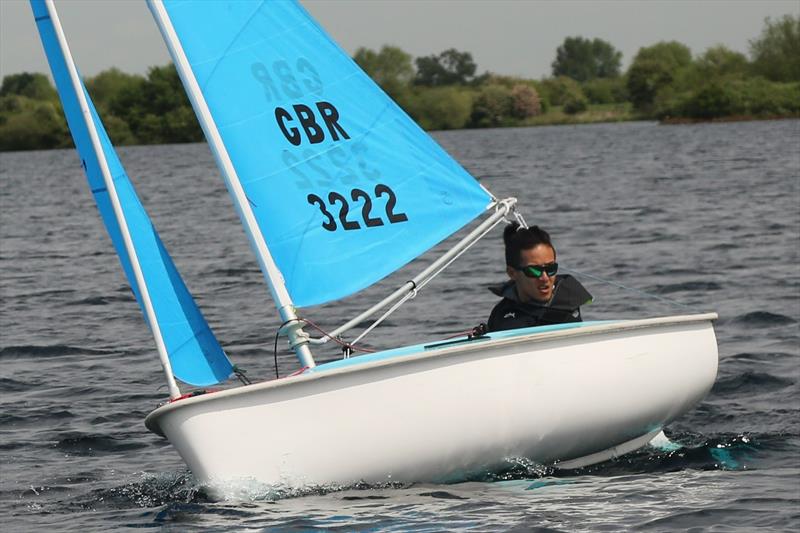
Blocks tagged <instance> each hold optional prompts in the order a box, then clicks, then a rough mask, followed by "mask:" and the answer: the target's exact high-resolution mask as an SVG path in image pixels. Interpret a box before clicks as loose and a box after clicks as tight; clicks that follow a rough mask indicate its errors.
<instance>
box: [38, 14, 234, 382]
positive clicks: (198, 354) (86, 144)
mask: <svg viewBox="0 0 800 533" xmlns="http://www.w3.org/2000/svg"><path fill="white" fill-rule="evenodd" d="M31 6H32V8H33V14H34V17H35V19H36V25H37V27H38V29H39V35H40V37H41V41H42V45H43V46H44V50H45V53H46V55H47V60H48V62H49V63H50V69H51V71H52V73H53V78H54V79H55V82H56V87H57V88H58V93H59V95H60V97H61V103H62V105H63V107H64V114H65V115H66V117H67V123H68V124H69V129H70V131H71V133H72V138H73V140H74V142H75V147H76V148H77V150H78V154H79V156H80V158H81V165H82V166H83V168H84V170H85V172H86V177H87V178H88V180H89V186H90V188H91V190H92V194H93V195H94V199H95V201H96V202H97V207H98V209H99V211H100V214H101V216H102V219H103V222H104V223H105V226H106V229H107V230H108V233H109V235H110V236H111V240H112V242H113V244H114V248H115V249H116V251H117V255H118V256H119V258H120V261H121V263H122V267H123V269H124V271H125V275H126V276H127V277H128V281H129V283H130V285H131V287H132V288H133V292H134V294H135V295H136V300H137V301H138V302H139V305H140V307H142V311H143V313H145V320H147V313H146V312H145V309H144V303H143V300H142V293H141V292H142V291H141V290H140V288H139V287H138V284H137V282H136V277H135V275H134V272H133V266H132V264H131V258H130V256H129V254H128V251H127V249H126V247H125V243H124V240H123V236H122V233H121V229H120V223H119V221H118V220H117V218H116V215H115V213H114V208H113V205H112V200H111V197H110V195H109V191H108V190H107V189H106V184H105V181H104V179H103V171H102V167H101V164H102V163H101V160H100V158H99V157H98V154H97V153H96V152H95V149H94V146H93V143H92V141H91V136H90V130H89V128H90V126H89V124H88V122H87V120H88V117H85V116H84V115H83V113H82V112H81V106H80V103H79V99H78V94H77V93H76V90H75V87H74V85H73V84H72V82H71V79H70V71H69V65H68V62H67V60H66V57H65V51H64V50H62V48H61V46H60V44H59V39H58V37H57V35H56V30H55V27H54V24H53V21H52V19H51V17H50V15H49V12H48V9H47V6H46V4H45V2H44V0H31ZM81 90H82V91H83V93H84V94H85V95H86V100H87V102H88V104H89V110H90V113H91V120H92V123H93V125H94V128H95V130H96V131H97V133H98V135H99V137H100V144H101V146H102V152H103V154H104V156H105V160H106V162H107V164H108V168H109V171H110V174H111V176H112V179H113V183H114V186H115V187H114V188H115V189H116V192H117V196H118V198H119V202H120V204H121V206H122V210H123V213H124V218H125V222H126V223H127V226H128V230H129V232H130V235H131V240H132V242H133V246H134V249H135V250H136V256H137V257H138V260H139V265H140V267H141V271H142V274H143V277H144V280H145V283H146V285H147V287H148V293H149V295H150V300H151V302H152V306H153V309H154V311H155V316H156V320H157V321H158V326H159V327H158V329H159V330H160V333H161V337H162V340H163V343H164V345H165V347H166V350H167V353H168V356H169V360H170V364H171V366H172V371H173V374H174V375H175V376H176V377H177V378H178V379H180V380H182V381H184V382H186V383H188V384H190V385H196V386H206V385H212V384H215V383H219V382H220V381H223V380H225V379H227V378H228V377H229V376H230V375H231V372H232V370H233V368H232V365H231V363H230V361H229V360H228V358H227V356H226V355H225V353H224V352H223V350H222V348H221V347H220V345H219V342H218V341H217V339H216V338H215V337H214V334H213V333H212V331H211V329H210V328H209V326H208V324H207V323H206V320H205V318H204V317H203V315H202V314H201V313H200V310H199V309H198V307H197V305H196V304H195V302H194V299H193V298H192V296H191V294H190V293H189V290H188V289H187V288H186V285H185V284H184V282H183V280H182V279H181V276H180V274H179V273H178V271H177V269H176V268H175V265H174V263H173V262H172V259H171V258H170V256H169V254H168V253H167V250H166V249H165V248H164V245H163V243H162V242H161V239H160V238H159V236H158V233H157V232H156V230H155V228H154V227H153V225H152V223H151V221H150V219H149V217H148V216H147V213H146V212H145V210H144V208H143V207H142V204H141V202H140V201H139V198H138V197H137V196H136V192H135V191H134V188H133V184H132V183H131V182H130V180H129V179H128V176H127V175H126V173H125V170H124V168H123V167H122V163H121V162H120V160H119V158H118V157H117V154H116V152H115V151H114V147H113V146H112V144H111V141H110V140H109V138H108V135H107V134H106V131H105V128H103V124H102V122H101V121H100V118H99V117H98V115H97V111H96V110H95V108H94V105H93V104H92V101H91V99H90V98H89V95H88V93H87V92H86V89H85V87H84V86H83V84H82V83H81ZM151 327H152V326H151Z"/></svg>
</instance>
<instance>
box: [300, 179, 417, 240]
mask: <svg viewBox="0 0 800 533" xmlns="http://www.w3.org/2000/svg"><path fill="white" fill-rule="evenodd" d="M382 196H387V197H388V199H387V201H386V206H385V211H386V221H387V222H388V223H389V224H397V223H399V222H405V221H407V220H408V216H407V215H406V214H405V213H398V212H396V211H395V206H396V205H397V196H396V195H395V193H394V191H393V190H392V189H391V188H389V187H387V186H386V185H384V184H382V183H379V184H378V185H376V186H375V198H380V197H382ZM307 199H308V203H309V204H311V205H316V206H317V207H319V210H320V212H321V213H322V216H323V217H325V221H324V222H323V223H322V228H323V229H326V230H328V231H336V230H337V229H339V228H340V227H341V228H342V229H344V230H354V229H361V227H362V226H361V222H359V220H354V219H353V218H350V219H348V216H349V215H350V207H351V206H350V203H349V202H348V200H347V198H345V197H344V196H343V195H341V194H339V193H338V192H331V193H329V194H328V202H327V203H326V202H325V201H324V200H323V199H322V198H320V197H319V196H317V195H316V194H309V195H308V197H307ZM350 199H351V200H352V201H353V202H358V201H359V200H363V201H364V204H363V205H362V206H361V221H363V223H364V225H365V226H366V227H368V228H374V227H377V226H383V225H384V219H383V218H381V216H379V215H375V214H373V213H372V207H373V205H372V197H371V196H370V195H369V193H367V192H366V191H364V190H362V189H353V190H352V191H350ZM337 208H338V216H336V217H334V215H333V213H331V211H330V210H334V211H335V210H336V209H337ZM337 218H338V221H339V224H337V223H336V221H337Z"/></svg>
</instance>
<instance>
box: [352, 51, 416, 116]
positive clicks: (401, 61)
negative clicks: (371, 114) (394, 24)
mask: <svg viewBox="0 0 800 533" xmlns="http://www.w3.org/2000/svg"><path fill="white" fill-rule="evenodd" d="M353 59H354V60H355V62H356V63H358V66H360V67H361V68H362V69H363V70H364V71H365V72H366V73H367V74H368V75H369V77H370V78H372V79H373V81H374V82H375V83H377V84H378V85H380V86H381V88H382V89H383V90H384V91H386V94H388V95H389V96H391V97H392V98H393V99H394V100H396V101H398V102H400V101H403V100H405V99H406V98H407V95H408V89H409V86H410V85H411V81H412V80H413V79H414V65H413V63H412V61H411V55H410V54H407V53H405V52H404V51H403V50H401V49H400V48H398V47H396V46H383V47H382V48H381V49H380V51H379V52H375V51H374V50H370V49H368V48H364V47H361V48H359V49H358V50H356V53H355V55H354V56H353Z"/></svg>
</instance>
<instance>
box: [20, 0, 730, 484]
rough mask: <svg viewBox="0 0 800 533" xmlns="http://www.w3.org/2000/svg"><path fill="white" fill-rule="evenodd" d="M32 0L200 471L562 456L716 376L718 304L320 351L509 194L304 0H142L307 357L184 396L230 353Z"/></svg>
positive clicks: (638, 425)
mask: <svg viewBox="0 0 800 533" xmlns="http://www.w3.org/2000/svg"><path fill="white" fill-rule="evenodd" d="M31 4H32V7H33V12H34V16H35V18H36V22H37V26H38V29H39V32H40V36H41V40H42V43H43V46H44V49H45V52H46V55H47V57H48V61H49V63H50V66H51V70H52V72H53V77H54V79H55V82H56V85H57V88H58V91H59V94H60V96H61V100H62V103H63V107H64V111H65V114H66V116H67V120H68V123H69V127H70V130H71V132H72V135H73V138H74V140H75V145H76V148H77V151H78V154H79V156H80V160H81V164H82V166H83V167H84V169H85V171H86V174H87V177H88V180H89V184H90V187H91V190H92V192H93V194H94V196H95V199H96V201H97V205H98V208H99V211H100V214H101V217H102V219H103V221H104V223H105V224H106V227H107V229H108V232H109V234H110V236H111V239H112V242H113V244H114V246H115V248H116V250H117V253H118V255H119V258H120V261H121V263H122V266H123V269H124V271H125V273H126V275H127V278H128V280H129V282H130V284H131V286H132V288H133V290H134V293H135V295H136V299H137V301H138V302H139V304H140V306H141V307H142V311H143V314H144V316H145V320H146V322H147V324H148V326H149V327H150V329H151V331H152V333H153V336H154V339H155V342H156V347H157V350H158V353H159V357H160V361H161V364H162V367H163V370H164V372H165V376H166V380H167V384H168V386H169V396H170V398H169V401H168V402H166V403H165V404H164V405H162V406H160V407H158V408H156V409H155V410H154V411H153V412H151V413H150V414H149V415H148V416H147V418H146V420H145V424H146V426H147V428H149V429H150V430H151V431H153V432H155V433H157V434H158V435H162V436H165V437H166V438H167V439H169V441H170V442H171V443H172V445H173V446H174V447H175V449H176V450H177V451H178V453H179V454H180V456H181V457H182V458H183V459H184V461H185V462H186V463H187V465H188V466H189V468H190V469H191V471H192V472H193V474H194V475H195V476H196V478H197V479H198V480H199V481H201V482H203V483H206V484H208V485H209V486H210V487H212V488H213V487H220V486H222V485H224V484H228V483H232V482H237V481H239V480H244V481H256V482H259V483H264V484H269V485H281V486H297V485H307V484H340V485H341V484H344V485H346V484H350V483H353V482H361V481H364V482H369V483H381V482H386V481H400V482H415V481H443V480H457V479H463V477H464V476H465V475H468V474H469V473H470V472H475V471H486V470H492V469H494V468H498V467H499V466H500V465H502V464H505V461H507V460H508V459H510V458H527V459H528V460H531V461H535V462H538V463H541V464H546V465H550V464H552V465H556V466H557V467H561V468H577V467H582V466H586V465H591V464H594V463H598V462H601V461H605V460H608V459H610V458H613V457H617V456H619V455H621V454H624V453H627V452H630V451H632V450H635V449H637V448H639V447H641V446H644V445H646V444H647V443H648V442H649V441H650V440H651V439H653V438H654V437H655V436H657V435H658V434H659V433H660V432H661V431H662V429H663V428H664V427H665V426H666V425H667V424H669V423H670V422H671V421H673V420H674V419H676V418H677V417H679V416H681V415H682V414H684V413H686V412H687V411H689V410H690V409H692V408H693V406H694V405H696V404H697V403H698V402H699V401H700V400H701V399H702V398H703V397H704V396H705V395H706V394H707V392H708V391H709V389H710V388H711V386H712V384H713V383H714V380H715V378H716V372H717V364H718V351H717V343H716V339H715V335H714V328H713V322H714V320H715V319H716V318H717V316H716V314H714V313H706V314H696V315H683V316H669V317H659V318H644V319H636V320H618V321H602V322H580V323H569V324H559V325H551V326H542V327H534V328H526V329H518V330H511V331H503V332H495V333H488V334H479V335H465V336H463V337H459V338H455V339H448V340H438V341H437V340H433V341H430V340H427V341H426V340H424V339H420V342H419V343H417V344H414V345H411V346H403V347H397V348H393V349H389V350H383V351H379V352H376V353H371V354H368V355H360V356H357V357H344V358H342V359H341V360H336V361H333V362H328V363H324V364H319V365H317V364H316V362H315V358H314V353H313V351H314V349H315V348H316V347H317V346H319V345H322V344H324V343H326V342H328V341H330V340H332V339H340V338H343V337H342V336H343V335H345V334H346V333H347V332H349V331H351V330H352V329H353V328H354V327H356V326H358V325H360V324H362V323H363V322H364V321H365V320H367V319H370V318H374V320H375V321H374V322H373V325H375V324H377V323H379V322H380V320H382V319H383V318H384V317H385V316H387V315H388V314H389V313H390V312H391V311H393V310H394V309H395V308H396V307H398V306H399V305H400V304H402V303H403V302H405V301H406V300H408V299H410V298H411V297H412V296H413V295H414V294H416V291H418V290H420V289H421V288H422V287H424V286H425V284H426V283H428V281H430V279H432V278H433V277H434V276H435V275H436V274H438V272H440V271H441V270H442V269H443V268H444V267H446V266H447V265H449V264H450V263H451V262H453V261H454V260H456V259H457V257H458V256H459V255H461V254H462V253H463V252H464V251H465V250H466V249H468V248H469V247H470V246H472V245H473V244H474V243H475V242H476V241H477V240H478V239H479V238H480V237H482V236H483V235H485V234H486V233H488V232H489V231H491V229H492V228H494V227H495V226H496V225H498V224H500V223H502V222H504V221H508V220H514V219H520V220H521V217H520V215H519V213H518V211H517V209H516V200H515V199H513V198H508V199H498V198H496V197H495V196H493V195H492V194H491V193H490V192H489V191H488V190H487V189H486V188H485V187H483V186H482V185H481V184H480V183H478V182H477V180H475V179H474V178H473V177H472V176H470V175H469V174H468V173H467V172H466V171H465V170H464V169H463V168H462V167H461V166H460V165H459V164H458V163H456V162H455V160H453V159H452V158H451V157H450V156H449V155H448V154H447V153H446V152H445V151H444V150H443V149H442V148H441V147H440V146H439V145H438V144H436V143H435V142H434V141H433V140H432V139H431V138H430V137H429V136H428V135H427V134H426V133H425V132H424V131H422V130H421V129H420V128H419V127H418V126H417V125H416V124H415V123H414V122H413V120H411V119H410V118H409V117H408V116H407V115H406V114H405V113H404V112H403V111H402V109H400V108H399V107H398V106H397V105H396V104H395V103H394V102H393V101H392V100H391V99H390V98H389V97H388V96H387V95H385V94H384V93H383V92H382V91H381V90H380V88H378V87H377V86H376V85H375V84H374V83H373V82H372V81H371V80H370V78H369V77H368V76H367V75H366V74H365V73H364V72H363V71H361V70H360V69H359V67H358V66H357V65H356V64H355V63H354V62H353V61H352V60H351V59H350V58H349V57H348V55H347V54H346V53H345V52H343V51H342V50H341V49H340V48H339V47H338V46H337V45H336V43H335V42H334V41H333V40H332V39H331V38H330V37H329V36H328V35H327V34H326V33H325V31H324V30H323V29H322V28H321V27H320V26H319V25H318V24H317V23H316V21H314V20H313V19H312V18H311V16H310V15H309V14H308V13H307V12H306V11H305V10H304V9H303V7H302V6H301V5H300V4H299V3H297V2H295V1H289V0H276V1H266V2H255V1H254V2H238V1H206V0H202V1H193V0H185V1H180V0H148V5H149V7H150V10H151V11H152V13H153V16H154V18H155V20H156V23H157V24H158V27H159V29H160V31H161V33H162V35H163V37H164V40H165V42H166V44H167V46H168V48H169V51H170V54H171V55H172V58H173V61H174V63H175V65H176V67H177V69H178V72H179V74H180V76H181V80H182V82H183V84H184V87H185V89H186V91H187V94H188V95H189V97H190V100H191V102H192V105H193V107H194V110H195V113H196V114H197V116H198V118H199V120H200V123H201V125H202V127H203V130H204V133H205V136H206V139H207V140H208V143H209V145H210V146H211V149H212V152H213V154H214V157H215V158H216V162H217V164H218V166H219V168H220V170H221V174H222V177H223V179H224V180H225V183H226V185H227V187H228V190H229V192H230V194H231V197H232V199H233V203H234V206H235V208H236V210H237V212H238V214H239V217H240V219H241V221H242V225H243V227H244V229H245V232H246V234H247V237H248V239H249V241H250V244H251V246H252V249H253V251H254V254H255V257H256V259H257V261H258V263H259V265H260V267H261V270H262V272H263V274H264V279H265V281H266V285H267V287H268V289H269V292H270V294H271V296H272V299H273V300H274V302H275V305H276V308H277V311H278V315H279V317H280V318H279V322H278V323H276V326H277V325H279V328H280V333H281V334H282V335H283V336H284V337H285V338H286V340H287V341H288V345H289V346H290V347H291V349H292V350H293V351H294V353H295V354H296V355H297V358H298V361H299V367H300V369H299V370H298V372H296V373H295V374H293V375H291V376H289V377H284V378H281V379H275V380H271V381H264V382H258V383H248V384H244V385H241V386H236V387H230V388H226V389H225V390H221V391H217V392H213V393H211V392H205V391H203V390H199V391H198V390H195V391H194V392H193V393H189V394H184V392H183V391H182V390H181V389H180V387H179V385H178V381H181V382H183V383H185V384H188V385H191V386H196V387H207V386H210V385H214V384H216V383H220V382H224V381H226V380H229V379H230V378H231V376H232V375H233V374H234V365H233V364H232V363H231V362H230V360H229V359H228V357H227V355H226V354H225V351H224V349H223V348H222V347H221V346H220V344H219V342H218V341H217V339H216V337H215V336H214V334H213V332H212V331H211V329H210V327H209V325H208V323H207V322H206V320H205V318H204V317H203V316H202V314H201V312H200V310H199V308H198V306H197V305H196V304H195V302H194V300H193V299H192V297H191V295H190V294H189V291H188V290H187V288H186V285H185V284H184V282H183V281H182V279H181V277H180V275H179V273H178V271H177V269H176V268H175V265H174V264H173V262H172V260H171V259H170V257H169V254H168V253H167V251H166V249H165V247H164V245H163V243H162V241H161V239H160V238H159V236H158V234H157V232H156V230H155V228H154V227H153V225H152V223H151V222H150V220H149V218H148V216H147V214H146V212H145V211H144V208H143V207H142V205H141V203H140V202H139V200H138V198H137V196H136V193H135V191H134V189H133V186H132V184H131V182H130V180H129V179H128V177H127V175H126V174H125V171H124V169H123V168H122V165H121V163H120V161H119V159H118V158H117V155H116V153H115V152H114V148H113V146H112V144H111V142H110V140H109V138H108V135H107V134H106V132H105V130H104V128H103V125H102V122H101V121H100V118H99V116H98V114H97V112H96V110H95V108H94V106H93V104H92V102H91V99H90V97H89V94H88V93H87V91H86V90H85V88H84V86H83V83H82V81H81V78H80V76H79V74H78V71H77V68H76V67H75V64H74V61H73V59H72V56H71V54H70V52H69V48H68V45H67V41H66V39H65V36H64V32H63V30H62V28H61V25H60V22H59V20H58V15H57V13H56V10H55V7H54V5H53V2H52V0H31ZM481 217H483V219H482V220H481ZM479 220H480V221H479ZM523 222H524V221H523ZM465 228H466V229H465ZM469 228H471V229H469ZM462 230H464V231H462ZM460 231H461V232H462V233H463V232H467V234H466V235H465V236H464V237H463V238H462V239H461V240H460V241H459V242H458V243H457V244H455V245H452V246H450V247H449V248H448V249H447V250H446V251H445V252H443V253H441V255H440V256H439V257H438V258H437V259H436V260H435V261H433V262H432V263H431V264H430V265H429V266H427V267H426V268H424V269H422V270H421V271H420V272H419V274H417V275H416V276H414V277H413V278H412V279H411V280H409V281H408V282H406V283H404V284H402V285H401V286H400V287H399V288H397V289H396V290H395V291H394V292H392V293H391V294H389V295H387V296H386V298H384V299H383V300H381V301H380V302H376V303H375V304H374V305H373V306H371V307H370V308H369V309H366V310H364V311H363V312H362V313H360V314H358V315H357V316H354V317H352V318H351V319H350V320H347V321H346V322H345V323H344V324H343V325H342V326H340V327H338V328H336V329H335V330H333V331H331V332H329V333H328V334H326V335H324V336H321V337H313V336H312V335H310V334H309V333H308V332H307V331H306V330H307V329H308V324H309V320H308V318H307V317H308V316H311V315H313V307H314V306H317V305H320V304H323V303H327V302H335V301H337V300H340V299H342V298H345V297H347V296H349V295H352V294H354V293H357V292H359V291H361V290H364V289H365V288H367V287H369V286H371V285H373V284H375V283H376V282H378V281H379V280H381V279H383V278H384V277H386V276H387V275H389V274H391V273H392V272H395V271H396V270H398V269H400V268H401V267H403V266H404V265H406V264H407V263H409V262H411V261H412V260H414V259H415V258H416V257H418V256H419V255H421V254H423V253H425V252H426V251H427V250H429V249H431V248H432V247H434V246H436V245H437V244H439V243H440V242H442V241H443V240H444V239H446V238H448V237H450V236H451V235H453V234H455V233H457V232H460ZM370 327H371V326H370ZM367 329H369V328H367ZM362 335H363V332H362ZM359 339H360V336H359V338H358V339H355V340H351V341H349V343H348V345H349V346H353V345H355V344H356V343H357V341H358V340H359Z"/></svg>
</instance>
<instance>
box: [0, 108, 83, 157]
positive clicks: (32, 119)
mask: <svg viewBox="0 0 800 533" xmlns="http://www.w3.org/2000/svg"><path fill="white" fill-rule="evenodd" d="M69 145H70V137H69V133H68V131H67V123H66V120H65V119H64V114H63V113H62V112H61V106H60V104H59V103H58V102H56V101H47V100H34V99H31V98H28V97H25V96H19V95H15V94H10V95H6V96H3V97H0V151H5V150H37V149H38V150H41V149H48V148H62V147H66V146H69Z"/></svg>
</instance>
